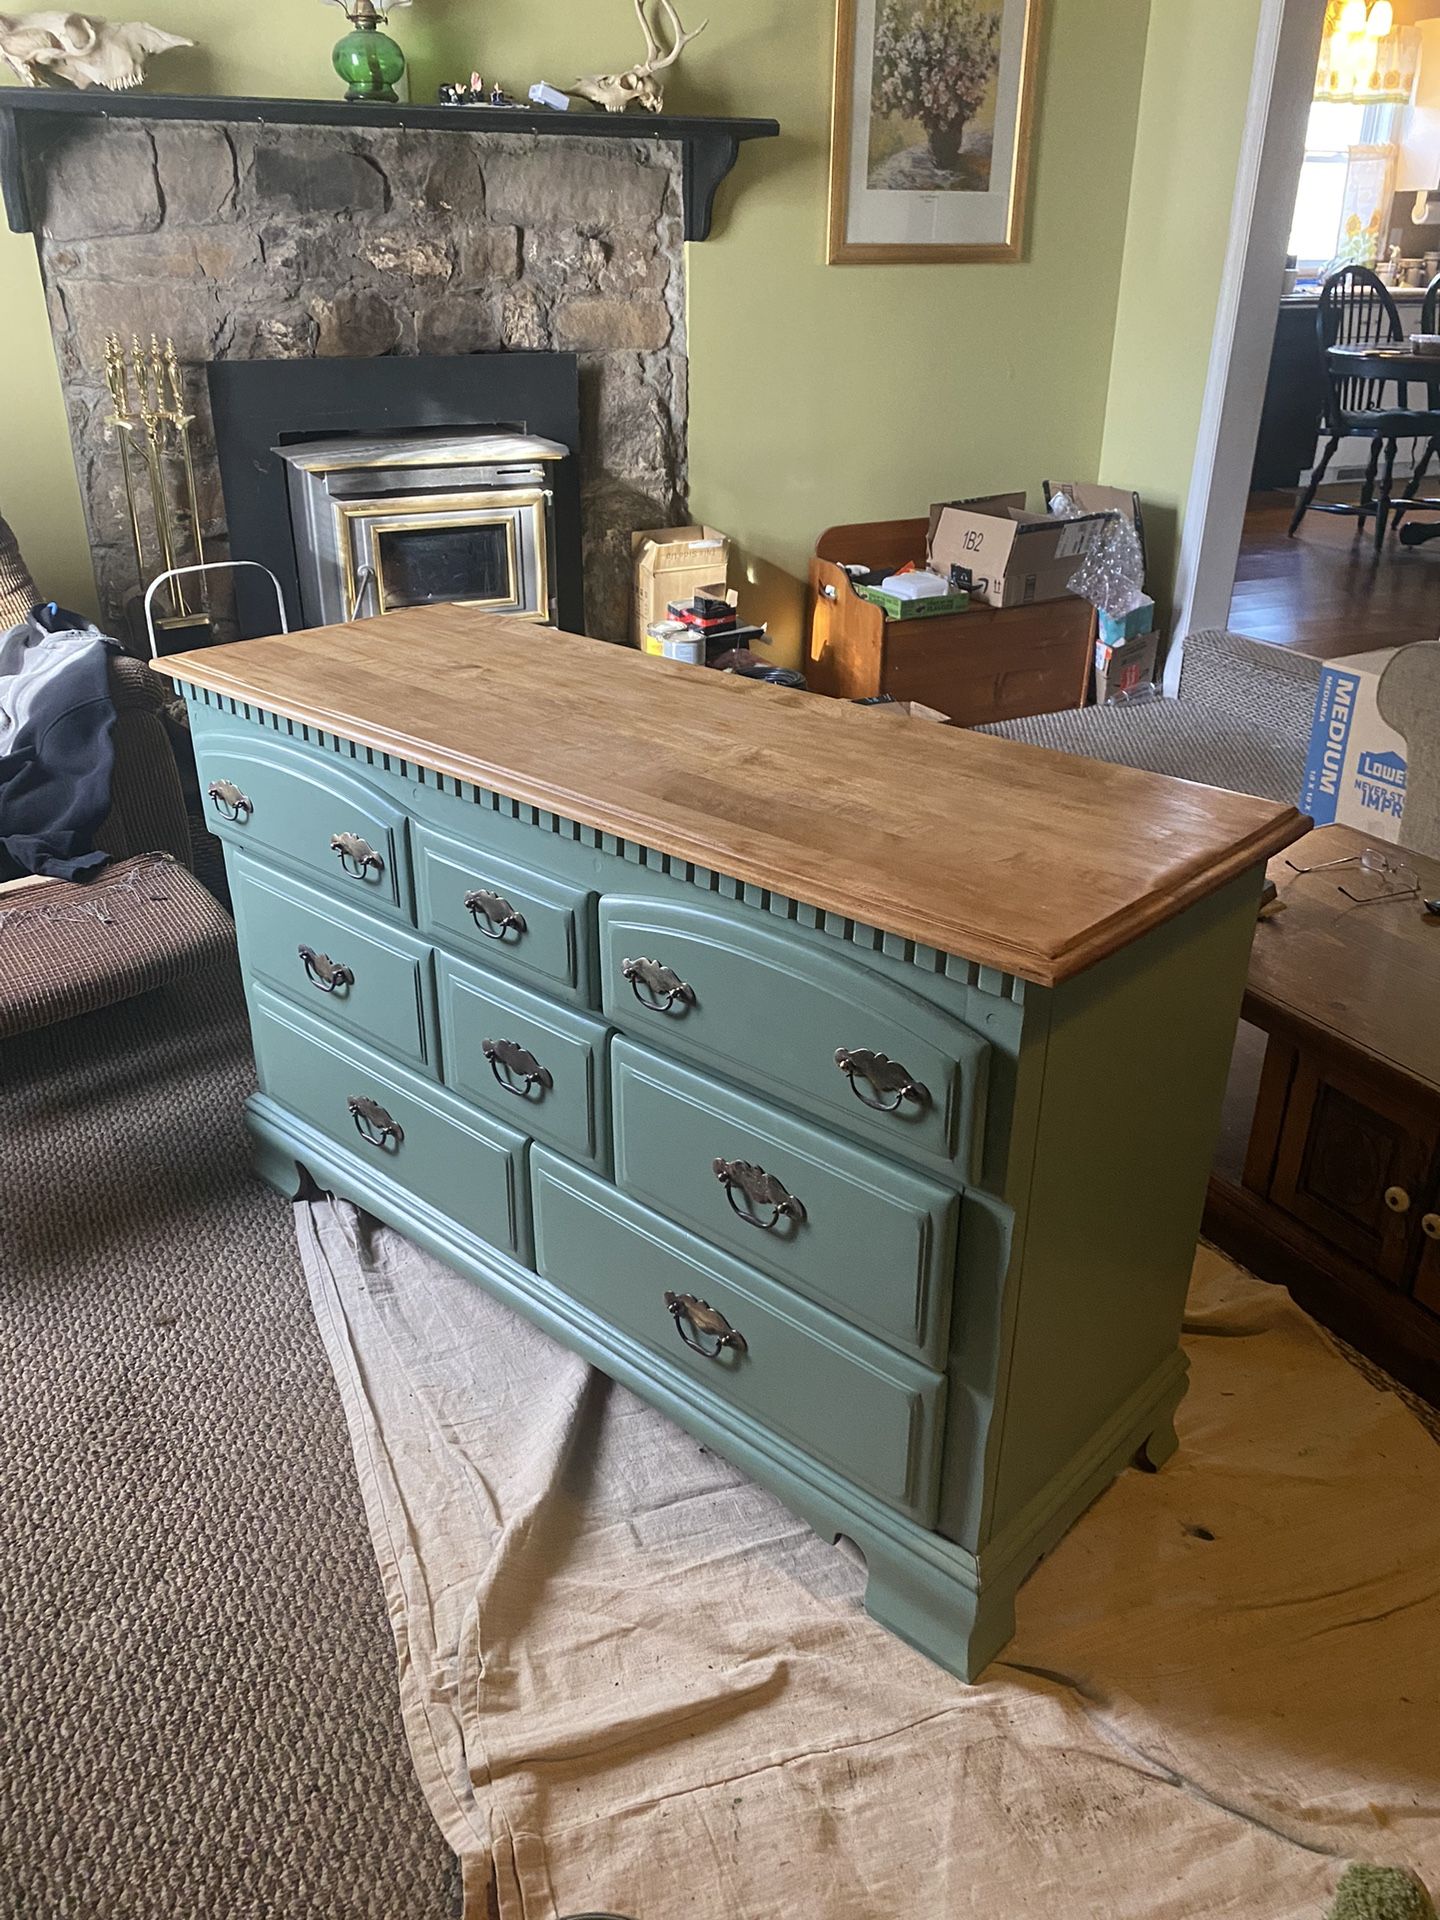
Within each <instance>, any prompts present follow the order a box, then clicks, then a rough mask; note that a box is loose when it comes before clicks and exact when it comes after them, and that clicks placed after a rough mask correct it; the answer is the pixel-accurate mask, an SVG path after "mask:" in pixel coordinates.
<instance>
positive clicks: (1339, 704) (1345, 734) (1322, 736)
mask: <svg viewBox="0 0 1440 1920" xmlns="http://www.w3.org/2000/svg"><path fill="white" fill-rule="evenodd" d="M1395 651H1396V650H1395V648H1393V647H1382V648H1381V649H1380V650H1379V651H1378V652H1375V653H1352V654H1349V655H1347V656H1346V657H1345V658H1344V659H1341V660H1331V661H1329V662H1328V663H1327V664H1326V665H1325V666H1323V667H1322V668H1321V669H1320V692H1319V696H1318V698H1317V699H1316V702H1315V719H1314V722H1313V724H1312V726H1311V730H1310V751H1309V754H1308V756H1307V757H1306V761H1305V778H1304V782H1303V784H1302V788H1301V793H1300V805H1301V808H1302V809H1303V810H1304V812H1306V813H1308V814H1309V815H1310V817H1311V819H1312V820H1313V821H1314V822H1315V824H1316V826H1317V827H1330V826H1342V827H1355V828H1357V829H1358V830H1359V831H1360V832H1361V833H1368V834H1373V836H1374V837H1375V838H1376V839H1377V840H1398V839H1399V838H1400V822H1401V818H1402V816H1403V814H1404V811H1405V772H1406V768H1405V742H1404V740H1403V738H1402V737H1401V736H1400V735H1399V734H1398V733H1396V732H1395V731H1394V729H1393V728H1391V727H1387V726H1386V724H1385V722H1384V721H1383V720H1382V719H1381V718H1380V710H1379V707H1378V706H1377V704H1376V691H1377V689H1378V687H1379V685H1380V676H1381V674H1382V673H1383V672H1384V671H1385V669H1386V667H1387V666H1388V665H1389V663H1390V661H1391V660H1392V659H1393V658H1394V657H1395Z"/></svg>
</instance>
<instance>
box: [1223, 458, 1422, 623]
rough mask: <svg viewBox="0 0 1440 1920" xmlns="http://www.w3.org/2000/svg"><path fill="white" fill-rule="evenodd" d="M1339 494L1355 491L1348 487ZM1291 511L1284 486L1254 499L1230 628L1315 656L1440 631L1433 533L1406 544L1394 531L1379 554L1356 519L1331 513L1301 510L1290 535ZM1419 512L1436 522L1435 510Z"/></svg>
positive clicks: (1238, 573) (1243, 542)
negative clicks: (1421, 542)
mask: <svg viewBox="0 0 1440 1920" xmlns="http://www.w3.org/2000/svg"><path fill="white" fill-rule="evenodd" d="M1430 491H1431V489H1430V488H1426V492H1427V493H1428V492H1430ZM1336 497H1349V498H1352V499H1353V498H1354V491H1353V490H1352V491H1351V492H1350V493H1349V495H1348V496H1346V495H1345V494H1344V492H1343V490H1341V492H1340V493H1339V494H1338V495H1337V496H1336ZM1293 510H1294V498H1293V496H1292V495H1290V494H1288V493H1287V494H1278V493H1265V494H1256V495H1254V496H1252V498H1251V501H1250V508H1249V511H1248V512H1247V514H1246V516H1245V534H1244V539H1243V540H1242V542H1241V547H1240V564H1239V567H1238V569H1237V572H1236V578H1235V593H1234V597H1233V599H1232V600H1231V603H1230V626H1231V630H1232V631H1233V632H1235V633H1243V634H1246V635H1248V637H1249V638H1250V639H1252V640H1264V641H1266V642H1268V643H1269V644H1270V645H1272V646H1277V647H1290V648H1293V649H1294V650H1295V651H1296V652H1297V653H1308V654H1311V655H1313V656H1315V657H1316V658H1317V659H1320V660H1334V659H1336V658H1337V657H1338V656H1339V655H1340V654H1345V653H1368V652H1369V651H1370V650H1371V649H1373V648H1375V647H1399V646H1406V645H1408V644H1409V642H1410V641H1412V640H1434V639H1436V638H1437V637H1440V540H1436V541H1435V542H1433V543H1432V544H1431V545H1430V546H1428V547H1419V548H1415V549H1411V548H1407V547H1402V546H1401V545H1400V544H1399V542H1398V541H1397V540H1396V539H1395V537H1394V535H1393V534H1392V535H1391V536H1390V537H1389V538H1388V539H1387V541H1386V544H1385V552H1384V555H1383V557H1382V558H1381V559H1380V560H1379V562H1378V563H1377V562H1376V559H1375V552H1374V547H1373V545H1372V541H1371V537H1370V536H1369V535H1368V534H1367V535H1366V537H1365V538H1363V539H1362V538H1360V536H1359V535H1358V533H1357V531H1356V529H1357V527H1358V525H1359V523H1358V521H1355V520H1350V519H1343V518H1341V517H1340V516H1339V515H1338V514H1330V513H1310V514H1307V515H1306V517H1305V519H1304V521H1303V523H1302V524H1301V528H1300V531H1299V533H1298V534H1296V536H1295V538H1294V539H1293V540H1289V539H1287V538H1286V534H1285V529H1286V527H1287V526H1288V525H1289V521H1290V515H1291V513H1292V512H1293ZM1419 518H1420V516H1417V523H1418V521H1419ZM1424 518H1425V519H1426V520H1427V521H1430V522H1431V523H1432V524H1433V520H1434V516H1433V515H1428V514H1427V515H1425V516H1424Z"/></svg>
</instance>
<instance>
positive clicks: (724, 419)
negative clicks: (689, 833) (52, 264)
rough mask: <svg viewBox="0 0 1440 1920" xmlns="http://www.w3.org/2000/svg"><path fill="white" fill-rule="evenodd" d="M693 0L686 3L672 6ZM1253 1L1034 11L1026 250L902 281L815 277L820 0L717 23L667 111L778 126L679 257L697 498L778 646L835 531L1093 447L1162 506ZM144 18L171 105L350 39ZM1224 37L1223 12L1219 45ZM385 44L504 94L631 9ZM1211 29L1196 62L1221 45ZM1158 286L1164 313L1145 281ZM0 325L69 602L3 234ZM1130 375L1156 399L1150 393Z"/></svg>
mask: <svg viewBox="0 0 1440 1920" xmlns="http://www.w3.org/2000/svg"><path fill="white" fill-rule="evenodd" d="M704 4H705V0H688V4H687V3H686V0H681V12H682V14H684V15H686V16H687V19H688V18H689V16H691V15H693V14H694V13H696V12H698V11H699V10H700V7H702V6H703V5H704ZM1257 6H1258V0H1206V4H1205V5H1204V6H1201V5H1200V4H1199V0H1193V3H1192V0H1163V4H1161V5H1159V6H1157V7H1156V8H1155V10H1154V13H1155V17H1154V21H1153V23H1152V22H1151V19H1150V14H1151V8H1150V0H1049V4H1048V7H1047V13H1048V20H1047V23H1046V31H1045V34H1044V42H1043V65H1042V74H1041V89H1040V101H1039V113H1038V116H1037V125H1038V143H1037V152H1036V159H1035V167H1034V172H1033V197H1032V221H1031V243H1030V247H1029V251H1028V257H1027V259H1026V260H1025V262H1024V263H1023V264H1021V265H1017V266H983V267H968V266H940V267H896V268H876V267H826V266H825V265H824V264H823V262H824V225H825V199H826V163H827V149H828V138H829V103H830V66H831V36H832V32H833V20H834V0H725V4H724V5H723V6H722V5H720V4H718V3H717V4H715V5H714V6H713V7H712V13H713V19H712V24H711V26H710V28H709V31H708V32H707V33H705V35H704V36H703V37H702V38H701V39H700V40H698V41H697V42H696V43H695V44H694V45H693V46H692V47H691V48H689V49H688V50H687V52H686V54H685V56H684V60H683V62H682V64H681V67H680V69H679V71H678V74H677V75H676V76H673V77H672V86H671V93H670V104H671V105H672V107H674V108H675V109H676V110H679V111H686V110H690V111H713V112H744V113H755V114H767V115H772V116H774V117H775V118H776V119H778V120H779V121H780V122H781V125H782V128H783V136H782V138H781V139H780V140H779V141H776V142H773V143H766V144H764V145H760V146H755V147H751V148H749V149H747V150H744V151H742V154H741V157H740V162H739V165H738V167H737V168H736V171H735V172H734V174H732V176H731V177H730V179H729V180H728V181H727V182H726V183H725V186H724V187H722V189H721V202H720V207H719V211H718V217H717V231H716V234H715V236H714V237H713V238H712V239H711V240H710V241H708V242H706V243H705V244H704V245H701V246H697V247H693V248H691V249H690V355H691V435H690V458H691V495H692V503H693V507H694V510H695V512H696V514H697V516H700V517H703V518H705V519H707V520H709V521H710V522H711V523H712V524H714V525H718V526H722V527H725V528H726V529H727V530H729V531H730V532H731V533H733V534H734V535H735V536H736V537H737V539H738V540H739V541H740V542H741V544H742V549H743V554H744V559H745V565H746V567H747V570H748V571H749V573H750V574H751V576H752V578H753V580H754V582H755V583H756V590H755V591H754V592H753V593H752V595H751V597H750V600H749V602H748V604H749V605H750V606H751V607H752V608H759V609H760V610H762V611H769V612H772V613H773V615H774V617H775V619H776V621H777V627H779V628H784V629H786V630H787V632H788V634H789V635H790V636H798V623H799V615H800V610H801V599H800V594H799V591H798V588H797V587H796V585H795V583H796V582H797V581H798V580H799V579H801V578H803V575H804V572H805V566H806V561H807V558H808V555H809V553H810V551H811V550H812V548H813V545H814V541H815V538H816V536H817V535H818V534H819V533H820V532H821V531H822V529H823V528H825V527H826V526H828V525H831V524H833V523H835V522H840V521H847V520H866V519H879V518H886V517H889V516H891V515H898V514H914V513H920V512H923V511H924V510H925V508H926V507H927V506H928V505H929V503H930V501H931V500H932V499H937V498H941V497H945V496H953V495H955V494H961V493H969V492H976V491H981V490H985V491H989V490H992V489H996V488H1006V487H1014V486H1028V487H1030V488H1031V489H1038V486H1039V483H1040V481H1041V479H1042V478H1045V477H1047V476H1048V477H1051V478H1087V477H1090V476H1092V475H1094V474H1095V473H1096V472H1097V471H1098V470H1099V468H1100V466H1101V462H1102V450H1103V460H1104V464H1105V466H1106V469H1107V471H1108V472H1109V473H1110V474H1112V475H1113V476H1114V477H1116V478H1118V479H1122V480H1124V481H1125V482H1127V483H1129V484H1134V485H1136V486H1139V487H1140V488H1141V489H1142V490H1143V491H1144V492H1145V493H1146V494H1147V497H1149V496H1152V495H1153V496H1155V497H1157V498H1160V499H1161V500H1162V502H1178V500H1179V499H1180V498H1182V497H1183V493H1184V484H1185V479H1186V478H1187V477H1188V467H1189V449H1190V447H1191V446H1193V440H1194V421H1193V419H1192V418H1191V417H1190V415H1191V413H1192V411H1193V412H1194V413H1195V414H1196V415H1197V416H1198V401H1197V403H1196V405H1195V407H1194V408H1193V409H1192V408H1191V407H1190V398H1191V390H1192V388H1193V389H1194V390H1195V392H1196V393H1197V394H1198V388H1199V385H1200V384H1201V383H1203V379H1204V353H1205V349H1206V345H1207V343H1208V337H1209V325H1210V315H1211V312H1212V311H1213V304H1214V286H1213V285H1211V284H1210V280H1211V279H1212V278H1213V280H1214V282H1215V284H1218V271H1217V270H1216V269H1215V263H1214V260H1213V259H1212V257H1211V256H1212V255H1213V254H1214V246H1213V244H1212V241H1213V239H1214V236H1215V235H1216V234H1219V235H1220V236H1221V239H1222V243H1223V232H1224V227H1225V223H1226V222H1227V221H1228V217H1229V206H1230V183H1231V179H1232V178H1233V170H1234V152H1235V150H1236V148H1237V147H1238V127H1239V123H1240V119H1241V117H1242V115H1243V110H1244V74H1245V73H1246V72H1248V64H1249V47H1250V44H1251V43H1253V16H1254V14H1255V12H1256V8H1257ZM137 11H138V12H140V13H142V14H143V15H144V17H147V18H150V19H153V20H154V21H155V22H156V24H158V25H161V26H164V27H168V28H170V29H171V30H172V31H176V32H187V31H188V32H190V33H192V34H194V35H195V36H196V37H197V38H199V39H201V40H203V42H204V45H203V47H201V48H198V49H196V50H195V51H194V52H193V53H177V54H169V55H166V56H164V57H163V59H161V60H160V61H158V62H157V63H156V66H155V68H154V70H153V71H154V77H155V79H156V82H157V83H158V84H160V85H163V86H164V87H165V88H167V89H169V90H173V91H180V92H184V91H197V92H222V93H232V94H241V93H251V94H266V93H271V94H321V95H324V94H329V93H330V92H331V90H332V87H333V85H334V82H333V80H332V79H331V77H330V72H329V64H328V49H329V47H330V45H331V43H332V42H333V40H334V39H335V37H336V34H337V30H339V29H341V28H342V27H343V22H342V21H341V17H340V14H339V13H338V11H337V10H335V9H334V8H332V7H326V6H322V5H321V4H320V0H251V4H250V5H249V6H248V7H246V8H243V9H242V8H235V9H219V8H215V7H213V6H209V5H202V4H201V3H200V0H147V4H146V5H145V6H144V7H143V8H137ZM1217 16H1225V17H1232V18H1233V27H1234V31H1233V34H1232V32H1231V31H1230V30H1229V29H1227V28H1226V27H1225V26H1224V25H1222V24H1220V23H1219V22H1218V21H1217ZM1247 19H1248V21H1249V29H1248V33H1247V31H1246V30H1245V29H1246V21H1247ZM689 24H692V25H693V24H694V21H693V19H689ZM1147 29H1148V52H1147ZM394 30H395V32H396V34H397V37H399V38H400V39H402V40H403V42H404V43H405V45H406V47H407V49H408V50H409V52H410V53H411V56H412V69H413V76H414V82H415V97H416V98H417V99H426V98H430V97H432V95H433V89H434V86H435V83H436V82H437V80H439V79H441V78H443V77H446V76H447V75H449V74H451V73H453V72H458V71H465V70H468V69H469V68H470V66H472V65H474V66H477V67H478V68H479V69H480V70H481V71H482V72H483V73H484V75H485V76H486V78H487V79H490V78H493V77H498V78H499V79H501V81H502V82H504V83H505V84H506V85H507V86H508V87H509V88H510V90H511V91H512V92H523V90H524V88H525V86H526V85H528V83H529V81H530V80H531V79H532V78H535V77H541V76H543V77H545V78H547V79H550V80H552V81H553V82H555V83H556V84H563V83H565V82H566V81H568V80H570V79H572V78H573V77H574V75H575V74H576V73H578V72H580V71H583V70H585V69H586V68H589V67H595V66H606V65H614V64H617V63H623V62H626V61H628V60H630V59H632V58H633V57H634V56H635V54H636V53H637V52H638V51H639V48H638V45H636V44H633V43H635V42H636V41H637V39H638V36H637V34H636V30H635V23H634V19H633V15H632V14H631V11H630V8H629V6H628V4H627V0H583V4H582V0H487V4H486V5H485V6H484V7H483V8H476V7H473V6H471V5H469V4H462V0H417V3H416V5H415V7H414V9H413V11H407V12H401V13H398V14H397V15H396V17H395V22H394ZM267 36H268V37H267ZM1232 38H1233V40H1234V43H1235V44H1234V46H1233V48H1232V47H1229V46H1228V44H1227V49H1226V57H1225V58H1224V59H1223V60H1222V61H1220V62H1219V63H1218V66H1217V63H1216V61H1215V59H1214V54H1215V50H1216V47H1217V43H1222V42H1223V43H1228V42H1229V41H1230V40H1231V39H1232ZM1232 54H1233V56H1234V57H1233V58H1231V55H1232ZM1237 71H1238V72H1239V74H1240V79H1239V81H1238V83H1237V79H1236V73H1237ZM1142 81H1143V97H1142ZM1137 126H1138V129H1139V142H1140V145H1139V149H1138V152H1139V156H1140V161H1141V164H1140V166H1139V167H1135V166H1134V162H1135V159H1136V155H1137ZM1172 127H1173V128H1175V129H1176V131H1177V132H1178V134H1179V136H1180V141H1181V145H1180V147H1179V148H1178V150H1176V151H1173V152H1172V151H1171V149H1170V146H1169V143H1168V139H1167V134H1168V131H1169V129H1171V128H1172ZM1197 160H1198V165H1197ZM1132 172H1133V175H1134V177H1133V179H1132ZM1142 230H1143V231H1142ZM1157 230H1158V231H1157ZM1127 233H1128V236H1129V244H1128V245H1127ZM1162 234H1165V235H1168V237H1166V238H1164V239H1163V241H1162V239H1161V235H1162ZM1197 246H1198V247H1199V248H1200V250H1201V258H1200V260H1199V265H1198V268H1197V265H1196V248H1197ZM1172 268H1173V270H1174V274H1175V284H1174V285H1173V286H1170V287H1168V288H1161V289H1159V290H1158V291H1159V298H1160V302H1161V304H1159V305H1156V304H1155V300H1154V298H1153V297H1152V296H1155V295H1156V292H1157V290H1156V289H1155V288H1154V286H1153V284H1147V283H1149V281H1150V276H1151V275H1152V274H1153V273H1155V272H1157V271H1166V272H1168V271H1171V269H1172ZM1182 268H1183V272H1182ZM1165 316H1171V318H1165ZM1117 317H1118V321H1119V329H1118V331H1117ZM1172 319H1173V325H1172V323H1171V321H1172ZM0 325H3V328H4V342H5V355H4V362H3V365H4V373H3V382H4V401H5V411H4V417H5V420H6V426H5V431H4V438H3V442H0V508H3V510H4V512H5V513H6V515H7V516H8V517H9V518H10V519H11V520H12V521H13V522H14V523H15V525H16V528H17V531H18V532H19V533H20V536H21V539H22V541H23V543H24V544H25V546H26V549H27V551H28V552H29V553H30V554H31V555H32V556H33V558H32V564H33V565H34V566H35V568H36V570H37V572H39V574H40V576H41V579H42V582H43V584H44V585H45V586H46V587H47V588H48V589H50V590H52V591H56V592H60V593H62V594H66V595H68V596H69V597H71V599H72V600H73V599H76V598H84V597H86V589H85V586H84V582H85V579H86V568H85V563H84V542H83V533H82V529H81V524H80V517H79V505H78V500H77V496H76V490H75V485H74V480H73V476H72V474H71V471H70V461H69V451H68V447H67V445H66V442H65V437H64V430H63V425H64V423H63V417H62V409H61V404H60V398H59V392H58V384H57V381H56V377H55V374H54V369H53V364H52V361H51V356H50V347H49V338H48V331H47V328H46V325H45V318H44V307H43V301H42V299H41V295H40V289H39V282H38V276H37V273H36V269H35V263H34V256H33V249H32V247H31V244H30V242H29V241H28V240H27V239H25V238H23V237H21V238H16V237H12V236H8V235H6V236H3V238H0ZM1167 341H1168V345H1167ZM1122 342H1123V343H1124V346H1123V351H1122ZM1137 354H1138V355H1140V356H1141V362H1142V364H1143V365H1144V367H1145V368H1146V369H1147V371H1148V373H1149V375H1150V376H1151V379H1152V380H1154V379H1160V385H1159V386H1158V387H1157V386H1156V385H1153V384H1152V385H1151V386H1150V387H1149V395H1148V402H1147V400H1146V398H1145V382H1144V381H1142V380H1140V379H1139V378H1138V367H1137V366H1136V364H1135V362H1134V356H1135V355H1137ZM1162 360H1164V361H1168V363H1169V364H1168V366H1161V365H1160V364H1159V362H1160V361H1162ZM1112 366H1113V369H1114V377H1113V379H1112ZM1162 376H1163V378H1162ZM1166 380H1169V381H1170V382H1171V384H1170V388H1169V392H1168V393H1167V392H1166V385H1165V382H1166ZM1177 391H1178V392H1179V394H1180V404H1179V405H1176V404H1175V400H1174V396H1175V394H1176V392H1177ZM1157 394H1165V398H1164V401H1163V404H1161V405H1157V404H1155V402H1156V396H1157Z"/></svg>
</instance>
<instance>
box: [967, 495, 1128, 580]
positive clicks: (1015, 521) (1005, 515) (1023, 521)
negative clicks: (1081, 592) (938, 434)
mask: <svg viewBox="0 0 1440 1920" xmlns="http://www.w3.org/2000/svg"><path fill="white" fill-rule="evenodd" d="M1108 519H1109V516H1108V514H1105V513H1087V514H1082V515H1079V516H1078V517H1076V518H1075V519H1070V520H1057V519H1056V518H1055V517H1054V515H1052V514H1048V513H1027V512H1026V511H1025V496H1024V494H1023V493H996V494H989V495H987V496H986V497H985V498H984V499H980V500H952V501H947V502H944V503H942V504H941V505H939V506H935V507H932V508H931V509H930V539H929V553H930V565H931V567H932V569H933V570H934V571H935V572H936V573H938V574H940V575H942V576H943V577H944V578H946V579H949V580H953V581H954V583H955V585H956V586H959V587H965V588H966V589H968V591H969V593H970V595H971V597H972V598H973V599H976V600H979V601H982V602H983V603H984V604H985V605H986V606H989V607H1028V606H1030V605H1031V604H1032V603H1033V602H1035V601H1037V600H1063V599H1064V598H1065V596H1066V594H1067V593H1068V592H1069V590H1070V577H1071V575H1072V574H1073V573H1074V572H1075V569H1076V568H1077V567H1078V566H1079V564H1080V561H1081V558H1082V557H1083V556H1084V555H1085V554H1087V553H1088V552H1089V551H1090V548H1091V547H1092V546H1093V545H1094V544H1095V542H1096V541H1098V540H1099V539H1100V537H1101V535H1102V533H1103V532H1104V529H1105V527H1106V525H1107V522H1108Z"/></svg>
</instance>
